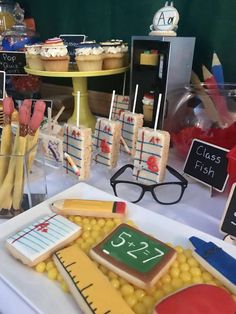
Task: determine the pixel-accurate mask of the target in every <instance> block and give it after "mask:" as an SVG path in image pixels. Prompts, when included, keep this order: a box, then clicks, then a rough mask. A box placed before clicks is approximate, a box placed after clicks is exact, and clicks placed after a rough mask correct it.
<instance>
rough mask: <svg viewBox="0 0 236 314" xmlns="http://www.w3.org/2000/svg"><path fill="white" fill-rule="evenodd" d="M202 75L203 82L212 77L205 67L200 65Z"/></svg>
mask: <svg viewBox="0 0 236 314" xmlns="http://www.w3.org/2000/svg"><path fill="white" fill-rule="evenodd" d="M202 73H203V78H204V80H207V79H208V78H210V77H212V74H211V72H210V71H209V70H208V69H207V67H206V66H205V65H202Z"/></svg>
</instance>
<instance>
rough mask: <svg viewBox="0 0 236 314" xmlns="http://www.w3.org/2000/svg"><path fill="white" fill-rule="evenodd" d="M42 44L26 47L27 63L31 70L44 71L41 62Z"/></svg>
mask: <svg viewBox="0 0 236 314" xmlns="http://www.w3.org/2000/svg"><path fill="white" fill-rule="evenodd" d="M41 48H42V44H34V45H25V51H26V62H27V65H28V67H29V68H30V69H32V70H38V71H43V63H42V60H41V56H40V53H41Z"/></svg>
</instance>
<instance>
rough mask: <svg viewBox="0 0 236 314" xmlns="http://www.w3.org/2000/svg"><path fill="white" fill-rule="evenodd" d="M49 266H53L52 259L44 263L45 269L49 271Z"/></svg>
mask: <svg viewBox="0 0 236 314" xmlns="http://www.w3.org/2000/svg"><path fill="white" fill-rule="evenodd" d="M51 268H55V265H54V263H53V261H49V262H47V264H46V270H47V271H49V270H50V269H51Z"/></svg>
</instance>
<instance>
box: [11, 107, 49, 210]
mask: <svg viewBox="0 0 236 314" xmlns="http://www.w3.org/2000/svg"><path fill="white" fill-rule="evenodd" d="M22 107H23V106H22ZM44 110H45V103H44V102H43V101H39V102H38V103H37V105H36V104H35V108H34V113H33V116H32V118H31V119H30V112H28V114H29V119H30V121H29V128H27V130H28V132H29V135H28V137H27V140H26V137H25V135H24V133H22V136H21V135H20V137H19V139H20V147H19V151H18V152H19V153H20V154H21V155H22V156H24V155H25V153H26V147H27V146H28V145H29V147H30V149H31V148H33V147H34V145H35V144H36V143H37V139H38V137H37V135H36V134H38V133H37V130H38V128H39V126H40V124H41V122H42V120H43V116H44ZM20 134H21V133H20ZM31 145H32V146H31ZM35 153H36V148H34V149H33V151H31V152H30V154H29V161H28V165H29V167H30V168H31V167H32V163H33V160H34V157H35ZM23 188H24V160H23V157H22V158H19V161H18V163H17V167H16V170H15V180H14V189H13V209H14V210H19V209H20V205H21V201H22V195H23Z"/></svg>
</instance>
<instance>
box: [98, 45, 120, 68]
mask: <svg viewBox="0 0 236 314" xmlns="http://www.w3.org/2000/svg"><path fill="white" fill-rule="evenodd" d="M100 44H101V46H102V48H103V49H104V58H103V70H111V69H117V68H122V67H123V65H124V52H123V51H122V41H120V40H111V41H106V42H101V43H100Z"/></svg>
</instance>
